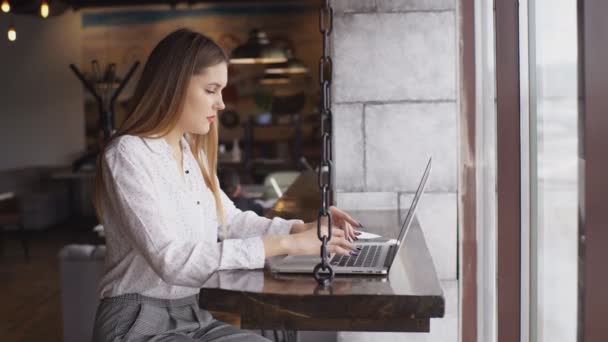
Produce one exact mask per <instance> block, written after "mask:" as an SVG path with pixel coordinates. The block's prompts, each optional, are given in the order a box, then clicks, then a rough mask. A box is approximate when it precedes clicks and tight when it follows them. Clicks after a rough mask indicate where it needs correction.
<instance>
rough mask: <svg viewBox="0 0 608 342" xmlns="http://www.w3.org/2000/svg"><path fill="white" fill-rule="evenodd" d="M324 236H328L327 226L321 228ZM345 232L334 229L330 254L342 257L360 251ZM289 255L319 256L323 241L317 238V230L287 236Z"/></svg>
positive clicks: (328, 249) (330, 243) (329, 248)
mask: <svg viewBox="0 0 608 342" xmlns="http://www.w3.org/2000/svg"><path fill="white" fill-rule="evenodd" d="M321 229H322V230H323V234H324V235H327V226H325V225H323V226H322V227H321ZM344 234H345V232H344V231H343V230H341V229H332V236H331V239H330V240H329V241H328V244H327V251H328V252H329V253H337V254H341V255H356V254H357V253H358V251H359V249H358V248H357V247H355V246H353V245H352V244H351V243H350V242H349V241H347V239H346V237H345V235H344ZM286 238H287V239H288V241H287V254H289V255H318V254H319V252H320V247H321V241H320V240H319V238H318V237H317V229H316V223H315V229H306V230H304V231H302V232H299V233H295V234H291V235H288V236H286Z"/></svg>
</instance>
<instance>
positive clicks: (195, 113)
mask: <svg viewBox="0 0 608 342" xmlns="http://www.w3.org/2000/svg"><path fill="white" fill-rule="evenodd" d="M227 82H228V66H227V65H226V63H223V62H222V63H219V64H216V65H214V66H211V67H208V68H207V69H205V71H204V72H203V73H201V74H199V75H194V76H192V77H191V78H190V83H189V84H188V90H187V91H186V99H185V102H184V109H183V112H182V114H181V116H180V119H179V122H178V126H179V127H180V128H181V130H182V131H183V132H185V133H192V134H207V133H209V129H210V128H211V125H217V122H216V121H217V115H218V111H220V110H222V109H224V108H225V105H224V102H223V101H222V90H223V89H224V87H226V83H227Z"/></svg>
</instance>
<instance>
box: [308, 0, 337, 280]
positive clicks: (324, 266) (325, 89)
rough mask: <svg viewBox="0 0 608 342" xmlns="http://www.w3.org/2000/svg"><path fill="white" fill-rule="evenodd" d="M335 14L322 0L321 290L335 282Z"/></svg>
mask: <svg viewBox="0 0 608 342" xmlns="http://www.w3.org/2000/svg"><path fill="white" fill-rule="evenodd" d="M333 21H334V10H333V8H332V7H331V2H330V0H324V1H323V5H322V6H321V8H320V9H319V31H320V32H321V34H322V35H323V55H322V56H321V58H320V59H319V82H320V84H321V101H320V103H319V106H320V111H321V138H322V147H321V163H320V165H319V170H318V174H317V176H318V180H319V189H320V190H321V209H319V215H318V217H317V237H318V238H319V240H321V262H320V263H319V264H318V265H316V266H315V269H314V273H313V274H314V277H315V279H316V280H317V282H318V283H319V285H322V286H328V285H329V284H330V283H331V281H332V280H333V278H334V270H333V268H332V267H331V265H330V264H329V262H328V253H327V244H328V243H329V240H331V229H332V219H331V213H330V212H329V206H330V198H329V195H330V191H331V189H332V184H331V174H332V173H331V170H332V146H331V144H332V139H331V137H332V127H331V116H332V113H331V80H332V71H333V70H332V69H333V64H332V60H331V57H330V55H329V53H330V51H329V43H330V41H329V35H330V34H331V31H332V29H333ZM324 217H327V235H326V234H324V233H323V231H322V226H323V225H322V222H323V218H324Z"/></svg>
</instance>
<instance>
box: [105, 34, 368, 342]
mask: <svg viewBox="0 0 608 342" xmlns="http://www.w3.org/2000/svg"><path fill="white" fill-rule="evenodd" d="M227 65H228V58H227V56H226V55H225V53H224V52H223V50H222V49H221V48H220V47H219V46H218V45H217V44H216V43H215V42H213V41H212V40H210V39H209V38H207V37H205V36H204V35H201V34H199V33H196V32H193V31H190V30H187V29H181V30H178V31H175V32H173V33H171V34H169V35H168V36H167V37H165V38H164V39H163V40H162V41H160V42H159V43H158V45H157V46H156V47H155V48H154V49H153V51H152V53H151V54H150V56H149V57H148V61H147V62H146V65H145V67H144V70H143V72H142V75H141V78H140V80H139V83H138V84H137V88H136V90H135V93H134V97H133V100H134V102H133V107H132V110H131V111H130V113H129V115H128V116H127V117H126V119H125V121H124V123H123V124H122V126H121V127H120V129H119V130H118V131H117V132H116V133H115V134H114V136H113V137H112V139H111V140H110V141H109V142H108V144H107V145H106V147H105V149H104V150H103V151H102V153H101V154H100V158H99V160H98V165H97V179H96V195H95V208H96V210H97V215H98V217H99V219H100V221H101V222H102V223H103V225H104V228H105V234H106V247H107V254H106V259H105V273H104V275H103V277H102V279H101V282H100V284H99V288H98V297H99V298H100V300H101V301H100V304H99V306H98V308H97V313H96V318H95V327H94V332H93V334H94V341H98V342H102V341H211V340H213V341H216V340H218V341H219V340H221V341H228V340H229V341H256V340H264V339H263V338H262V337H260V336H257V335H253V334H250V333H247V332H244V331H241V330H239V329H236V328H235V327H232V326H230V325H228V324H226V323H223V322H220V321H217V320H215V319H214V318H213V317H212V316H211V315H210V313H209V312H208V311H205V310H202V309H200V308H199V307H198V293H199V289H200V287H202V285H203V284H204V283H205V281H206V280H207V279H208V278H209V276H210V275H211V274H213V272H215V271H217V270H224V269H236V268H245V269H253V268H261V267H263V265H264V260H265V258H268V257H272V256H275V255H283V254H290V255H314V254H318V253H319V246H320V242H319V240H318V238H317V232H316V226H317V223H316V222H309V223H304V222H303V221H302V220H284V219H281V218H274V219H272V220H271V219H267V218H264V217H260V216H258V215H256V214H255V213H253V212H251V211H245V212H243V211H240V210H238V209H236V208H235V206H234V204H233V203H232V202H231V201H230V199H229V198H228V197H227V196H226V194H225V193H224V192H223V191H222V190H221V189H220V188H219V186H218V179H217V176H216V165H217V144H218V127H217V126H218V124H217V123H216V122H217V115H218V113H219V111H221V110H222V109H224V103H223V102H222V94H221V91H222V89H223V88H224V87H225V86H226V83H227V73H228V72H227V70H228V69H227ZM331 211H332V214H333V218H334V222H335V224H336V226H337V227H338V229H333V230H332V231H333V236H332V239H331V241H330V243H329V251H330V252H332V253H338V254H349V253H351V254H352V253H356V249H355V248H353V245H352V244H351V243H350V241H352V239H353V238H355V239H356V235H357V234H358V232H356V231H355V230H354V229H353V228H352V225H358V224H357V223H356V221H354V220H353V219H352V218H350V217H349V216H348V215H347V214H345V213H344V212H342V211H340V210H338V209H337V208H333V207H332V208H331ZM324 228H325V229H327V228H326V227H324Z"/></svg>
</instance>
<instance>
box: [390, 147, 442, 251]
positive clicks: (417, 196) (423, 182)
mask: <svg viewBox="0 0 608 342" xmlns="http://www.w3.org/2000/svg"><path fill="white" fill-rule="evenodd" d="M432 159H433V158H432V157H431V158H429V161H428V163H427V164H426V169H425V170H424V174H423V175H422V179H421V180H420V184H418V189H417V190H416V194H415V195H414V199H413V200H412V204H411V205H410V208H409V210H408V212H407V216H406V217H405V221H403V226H402V227H401V231H400V232H399V237H398V238H397V245H398V246H401V244H402V243H403V240H404V239H405V235H406V233H407V231H408V230H409V227H410V224H411V223H412V222H411V221H412V220H413V219H414V214H415V212H416V206H417V205H418V201H419V200H420V197H422V194H423V193H424V189H425V188H426V183H427V180H428V178H429V174H430V172H431V161H432ZM398 251H399V249H398V248H397V251H396V252H398ZM396 254H397V253H395V255H396Z"/></svg>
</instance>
